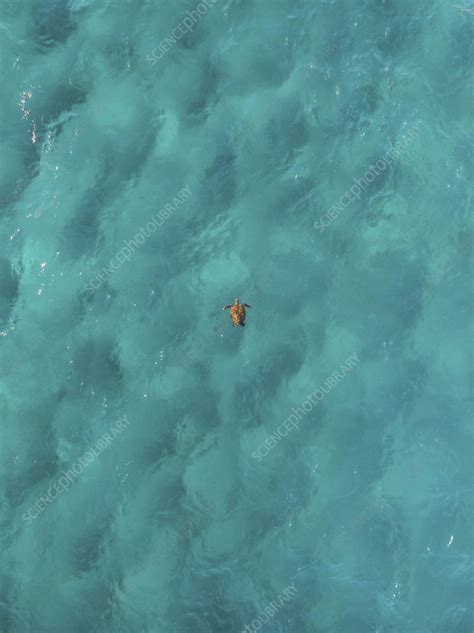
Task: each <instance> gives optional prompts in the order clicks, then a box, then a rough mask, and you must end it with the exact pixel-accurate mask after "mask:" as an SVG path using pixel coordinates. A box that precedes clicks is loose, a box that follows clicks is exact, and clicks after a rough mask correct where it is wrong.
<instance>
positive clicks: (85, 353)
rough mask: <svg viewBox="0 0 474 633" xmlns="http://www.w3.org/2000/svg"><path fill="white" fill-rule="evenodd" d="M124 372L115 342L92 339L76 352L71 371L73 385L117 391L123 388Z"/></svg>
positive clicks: (73, 386)
mask: <svg viewBox="0 0 474 633" xmlns="http://www.w3.org/2000/svg"><path fill="white" fill-rule="evenodd" d="M122 381H123V372H122V368H121V366H120V361H119V358H118V355H117V352H116V349H115V345H114V342H113V341H112V340H107V339H105V338H102V339H100V340H98V339H91V340H90V341H88V342H87V343H85V344H84V345H82V346H81V347H80V348H79V349H78V350H77V351H76V352H75V353H74V359H73V369H72V372H71V380H70V382H71V387H72V388H73V389H75V390H84V389H86V390H90V389H92V390H93V391H94V390H97V391H99V390H100V391H103V392H117V391H119V390H120V389H121V388H122Z"/></svg>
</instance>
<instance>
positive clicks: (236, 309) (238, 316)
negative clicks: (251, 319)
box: [222, 299, 252, 327]
mask: <svg viewBox="0 0 474 633" xmlns="http://www.w3.org/2000/svg"><path fill="white" fill-rule="evenodd" d="M251 307H252V306H249V304H248V303H239V300H238V299H236V300H235V302H234V305H232V304H231V303H229V304H228V305H226V306H224V307H223V308H222V309H223V310H228V309H229V308H230V312H229V316H230V318H231V319H232V325H233V326H234V327H238V326H239V325H241V326H242V327H245V308H251Z"/></svg>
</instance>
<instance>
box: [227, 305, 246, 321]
mask: <svg viewBox="0 0 474 633" xmlns="http://www.w3.org/2000/svg"><path fill="white" fill-rule="evenodd" d="M230 318H231V319H232V323H233V324H234V325H240V324H241V323H243V322H244V320H245V308H244V306H243V305H242V304H240V303H239V305H233V306H232V307H231V309H230Z"/></svg>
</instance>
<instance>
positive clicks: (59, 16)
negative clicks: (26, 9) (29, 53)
mask: <svg viewBox="0 0 474 633" xmlns="http://www.w3.org/2000/svg"><path fill="white" fill-rule="evenodd" d="M32 13H33V22H34V27H33V32H32V38H33V41H34V42H35V43H36V44H37V45H38V46H39V50H43V51H45V52H46V51H48V50H50V49H51V48H53V47H54V46H57V45H59V44H64V43H65V42H66V41H67V39H68V38H69V36H70V35H71V33H72V32H73V31H74V30H75V28H76V25H75V23H74V20H73V18H72V16H71V13H70V11H69V6H68V2H67V0H36V1H35V3H34V5H33V9H32Z"/></svg>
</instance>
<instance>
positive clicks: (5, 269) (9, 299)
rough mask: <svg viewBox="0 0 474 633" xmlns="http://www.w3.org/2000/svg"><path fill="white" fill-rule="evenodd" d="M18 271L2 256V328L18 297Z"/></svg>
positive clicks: (0, 292) (0, 289)
mask: <svg viewBox="0 0 474 633" xmlns="http://www.w3.org/2000/svg"><path fill="white" fill-rule="evenodd" d="M19 284H20V280H19V277H18V273H17V272H16V271H15V270H14V269H13V267H12V265H11V264H10V262H9V261H8V259H6V258H4V257H3V258H0V329H1V328H2V327H5V326H6V324H7V322H8V321H10V319H11V316H12V312H13V308H14V306H15V302H16V300H17V298H18V292H19Z"/></svg>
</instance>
